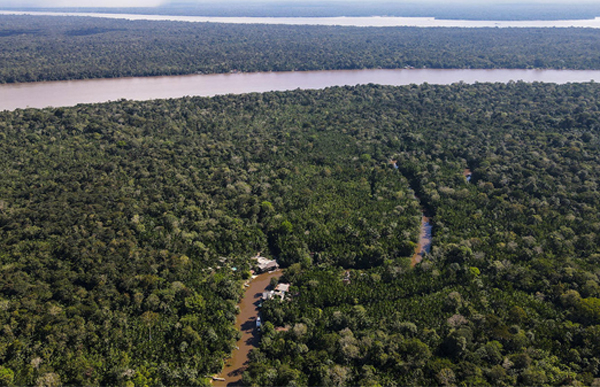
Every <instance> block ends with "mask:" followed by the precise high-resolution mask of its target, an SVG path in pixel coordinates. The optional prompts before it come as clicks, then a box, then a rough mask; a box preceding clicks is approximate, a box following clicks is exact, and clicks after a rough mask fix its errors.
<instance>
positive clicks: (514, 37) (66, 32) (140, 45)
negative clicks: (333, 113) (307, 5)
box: [0, 16, 600, 83]
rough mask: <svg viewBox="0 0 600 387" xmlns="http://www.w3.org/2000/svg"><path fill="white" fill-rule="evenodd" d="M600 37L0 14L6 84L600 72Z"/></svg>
mask: <svg viewBox="0 0 600 387" xmlns="http://www.w3.org/2000/svg"><path fill="white" fill-rule="evenodd" d="M599 52H600V30H595V29H583V28H581V29H580V28H569V29H562V28H557V29H551V28H540V29H530V28H510V29H498V28H483V29H480V28H477V29H469V28H408V27H406V28H402V27H398V28H394V27H385V28H372V27H368V28H365V27H325V26H285V25H250V24H249V25H232V24H210V23H183V22H157V21H135V22H134V21H126V20H113V19H98V18H85V17H57V16H52V17H51V16H47V17H41V16H0V83H7V82H9V83H12V82H35V81H49V80H68V79H85V78H114V77H126V76H152V75H179V74H194V73H226V72H231V71H243V72H253V71H291V70H326V69H327V70H336V69H363V68H404V67H415V68H423V67H426V68H461V69H467V68H484V69H488V68H489V69H491V68H551V69H563V68H569V69H600V56H599V54H598V53H599Z"/></svg>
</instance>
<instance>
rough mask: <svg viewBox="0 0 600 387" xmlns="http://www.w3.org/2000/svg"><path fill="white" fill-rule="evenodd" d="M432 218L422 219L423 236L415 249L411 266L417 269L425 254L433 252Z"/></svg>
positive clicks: (420, 236) (421, 235) (425, 217)
mask: <svg viewBox="0 0 600 387" xmlns="http://www.w3.org/2000/svg"><path fill="white" fill-rule="evenodd" d="M429 221H430V218H429V217H427V216H425V215H423V217H422V218H421V234H420V235H419V243H418V244H417V247H416V248H415V253H414V254H413V256H412V258H411V260H410V265H411V266H412V267H415V266H416V265H417V264H418V263H420V262H421V261H422V260H423V254H425V253H428V252H429V251H430V250H431V238H432V236H431V228H432V226H431V223H430V222H429Z"/></svg>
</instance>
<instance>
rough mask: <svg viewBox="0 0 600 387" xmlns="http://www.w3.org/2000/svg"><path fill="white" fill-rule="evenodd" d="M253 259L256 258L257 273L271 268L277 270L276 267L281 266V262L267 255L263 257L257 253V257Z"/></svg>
mask: <svg viewBox="0 0 600 387" xmlns="http://www.w3.org/2000/svg"><path fill="white" fill-rule="evenodd" d="M252 259H255V260H256V272H257V273H264V272H266V271H271V270H275V269H278V268H279V264H278V263H277V261H276V260H274V259H268V258H265V257H261V256H260V255H257V256H256V257H254V258H252Z"/></svg>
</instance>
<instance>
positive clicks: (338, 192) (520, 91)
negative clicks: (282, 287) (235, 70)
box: [0, 83, 600, 386]
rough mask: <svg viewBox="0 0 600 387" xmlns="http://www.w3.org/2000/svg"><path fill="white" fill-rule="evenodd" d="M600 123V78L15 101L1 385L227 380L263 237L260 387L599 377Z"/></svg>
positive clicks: (2, 286)
mask: <svg viewBox="0 0 600 387" xmlns="http://www.w3.org/2000/svg"><path fill="white" fill-rule="evenodd" d="M598 128H600V87H599V86H598V85H596V84H594V83H591V84H570V85H563V86H557V85H553V84H540V83H535V84H525V83H509V84H476V85H465V84H455V85H452V86H431V85H427V84H425V85H421V86H409V87H383V86H374V85H368V86H360V87H343V88H330V89H325V90H317V91H301V90H297V91H292V92H281V93H265V94H249V95H241V96H221V97H215V98H211V99H207V98H183V99H176V100H161V101H149V102H130V101H118V102H113V103H107V104H98V105H79V106H76V107H73V108H58V109H43V110H35V109H26V110H16V111H14V112H3V113H0V173H1V174H2V179H0V272H1V274H0V327H1V329H2V334H1V335H0V381H1V384H2V385H35V384H37V385H56V384H58V383H62V384H68V385H123V386H125V385H128V386H129V385H156V386H160V385H206V384H207V383H208V381H207V380H208V379H207V376H208V375H210V374H213V373H216V372H218V371H219V370H220V369H221V367H222V365H223V359H224V358H225V357H226V356H227V354H228V353H229V352H230V351H231V349H232V348H233V346H234V345H235V340H236V337H237V333H236V332H235V330H234V329H233V321H234V319H235V314H236V308H235V305H236V302H237V301H238V299H239V297H240V294H241V292H242V289H243V288H242V287H241V282H242V280H243V279H245V278H247V277H248V276H249V274H250V273H249V271H248V269H249V268H250V267H251V260H250V257H251V256H253V255H255V254H256V253H257V252H258V251H261V252H262V253H263V255H266V256H269V257H277V258H278V259H279V260H280V263H281V264H282V265H283V266H286V267H287V269H286V273H285V280H288V281H290V282H291V283H292V288H291V293H292V294H294V295H295V296H294V297H293V298H292V299H291V301H289V302H285V303H281V302H279V301H276V300H272V301H269V302H266V303H265V304H264V307H263V317H264V319H265V324H264V334H263V337H262V341H261V345H260V348H259V349H258V350H255V351H254V352H253V353H252V359H251V360H252V361H251V364H250V368H249V370H248V371H247V372H246V374H245V375H244V381H245V382H246V383H247V384H249V385H399V386H400V385H410V384H420V385H451V384H462V385H475V384H477V385H565V384H569V385H590V384H592V383H593V382H594V381H595V380H596V379H598V378H600V356H599V355H598V354H599V353H600V285H599V277H598V275H599V273H600V269H598V264H599V263H600V249H599V243H598V242H599V238H600V215H599V214H600V211H599V210H600V192H599V191H598V182H599V181H600V143H599V138H600V137H599V136H600V134H599V133H598ZM390 160H397V166H398V169H396V168H394V167H393V165H392V164H391V163H390ZM465 168H470V169H471V170H472V171H473V177H472V179H471V182H470V183H469V182H467V181H466V179H465V178H464V176H463V172H464V169H465ZM422 209H425V210H427V211H428V212H429V213H430V214H431V215H432V222H433V225H434V229H433V232H434V240H433V249H432V250H431V253H430V254H428V255H426V256H425V259H424V261H423V262H422V263H421V264H419V265H418V266H417V267H415V268H411V267H410V256H411V255H412V253H413V251H414V247H415V242H416V241H417V235H418V233H419V225H420V217H421V211H422ZM233 268H236V269H237V270H233ZM346 271H348V274H346ZM346 277H348V278H347V279H346V280H345V278H346ZM277 326H287V327H288V328H289V330H287V331H276V330H275V329H274V327H277ZM52 383H54V384H52Z"/></svg>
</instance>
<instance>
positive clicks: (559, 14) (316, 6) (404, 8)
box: [20, 1, 600, 20]
mask: <svg viewBox="0 0 600 387" xmlns="http://www.w3.org/2000/svg"><path fill="white" fill-rule="evenodd" d="M20 9H23V8H20ZM32 9H33V8H32ZM35 10H38V11H39V10H41V11H56V10H57V8H36V9H35ZM59 10H61V11H68V12H110V13H135V14H145V15H187V16H265V17H285V16H287V17H335V16H374V15H380V16H400V17H435V18H438V19H465V20H564V19H593V18H594V17H596V16H600V5H598V4H590V3H587V4H574V3H569V4H556V3H555V4H540V3H520V4H516V3H513V4H489V3H488V2H486V3H485V4H483V5H478V4H456V3H447V2H446V3H444V2H440V3H438V4H435V3H433V4H432V3H431V2H430V3H423V2H418V1H414V2H402V3H400V2H390V1H387V2H350V3H348V2H344V3H343V6H340V2H336V1H323V2H322V1H319V2H314V1H295V2H289V1H286V2H283V1H256V2H242V1H239V2H226V3H223V2H214V1H213V2H211V1H209V2H203V3H200V4H199V3H192V2H189V1H188V2H185V1H184V2H178V1H174V2H169V3H167V4H164V5H162V6H160V7H142V8H125V7H124V8H100V7H98V8H60V9H59Z"/></svg>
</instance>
